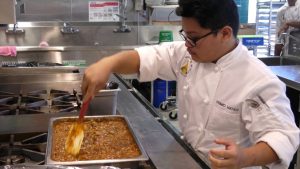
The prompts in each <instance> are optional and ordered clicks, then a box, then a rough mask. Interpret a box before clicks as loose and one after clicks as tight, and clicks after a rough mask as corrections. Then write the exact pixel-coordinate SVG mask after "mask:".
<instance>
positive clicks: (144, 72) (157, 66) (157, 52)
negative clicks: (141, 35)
mask: <svg viewBox="0 0 300 169" xmlns="http://www.w3.org/2000/svg"><path fill="white" fill-rule="evenodd" d="M178 44H179V45H178ZM178 46H182V45H180V43H177V42H172V43H164V44H161V45H154V46H145V47H140V48H136V49H135V50H136V51H137V52H138V54H139V57H140V69H139V75H138V77H139V80H140V81H151V80H155V79H156V78H161V79H164V80H176V74H175V72H174V67H175V65H176V60H177V59H176V58H177V55H175V53H177V52H175V51H176V50H177V48H178Z"/></svg>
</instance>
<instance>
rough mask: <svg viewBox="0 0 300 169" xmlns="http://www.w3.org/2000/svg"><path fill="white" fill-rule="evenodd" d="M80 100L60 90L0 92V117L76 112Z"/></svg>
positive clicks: (74, 93)
mask: <svg viewBox="0 0 300 169" xmlns="http://www.w3.org/2000/svg"><path fill="white" fill-rule="evenodd" d="M80 98H81V96H79V95H78V94H77V92H76V91H75V90H74V91H73V94H71V93H69V92H68V91H62V90H55V89H49V90H37V91H32V92H28V93H25V94H24V93H22V91H20V93H18V94H15V93H8V92H4V91H0V115H19V114H42V113H44V114H45V113H48V114H51V113H61V112H72V111H76V110H77V109H78V107H80Z"/></svg>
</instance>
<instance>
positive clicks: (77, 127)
mask: <svg viewBox="0 0 300 169" xmlns="http://www.w3.org/2000/svg"><path fill="white" fill-rule="evenodd" d="M90 101H91V97H90V98H89V99H88V100H86V101H85V102H84V103H83V104H82V106H81V109H80V113H79V118H78V120H77V121H76V122H75V123H74V124H73V125H72V126H71V129H70V131H69V134H68V137H67V140H66V143H65V149H66V152H67V153H69V154H71V155H73V156H77V155H78V154H79V151H80V147H81V143H82V140H83V137H84V125H83V120H84V115H85V113H86V111H87V109H88V106H89V104H90Z"/></svg>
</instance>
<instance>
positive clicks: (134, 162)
mask: <svg viewBox="0 0 300 169" xmlns="http://www.w3.org/2000/svg"><path fill="white" fill-rule="evenodd" d="M74 118H77V117H57V118H52V119H50V123H49V128H48V140H47V151H46V164H49V165H51V164H54V165H90V166H93V165H99V166H102V165H114V166H116V167H121V168H124V167H126V168H131V169H133V168H138V165H139V163H140V162H143V161H147V160H148V159H149V158H148V156H147V154H146V152H145V150H144V148H143V147H142V145H141V143H140V141H139V140H138V138H137V137H136V135H135V134H134V131H133V129H132V127H131V125H130V123H129V121H128V120H127V118H126V117H125V116H122V115H105V116H87V117H86V119H99V118H122V119H124V120H125V122H126V124H127V126H128V129H129V130H130V132H131V134H132V136H133V138H134V139H135V142H136V144H137V145H138V147H139V150H140V152H141V155H140V156H138V157H136V158H127V159H107V160H86V161H69V162H60V161H54V160H52V159H51V150H52V133H53V131H52V128H53V124H54V122H55V121H56V120H61V119H74Z"/></svg>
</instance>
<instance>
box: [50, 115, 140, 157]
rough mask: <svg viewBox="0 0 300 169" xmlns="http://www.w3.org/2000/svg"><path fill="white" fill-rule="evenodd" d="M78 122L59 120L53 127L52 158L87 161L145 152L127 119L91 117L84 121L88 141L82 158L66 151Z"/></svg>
mask: <svg viewBox="0 0 300 169" xmlns="http://www.w3.org/2000/svg"><path fill="white" fill-rule="evenodd" d="M73 123H74V119H61V120H56V121H55V122H54V124H53V135H52V152H51V159H52V160H54V161H76V160H80V161H85V160H104V159H124V158H134V157H137V156H139V155H141V152H140V150H139V148H138V146H137V144H136V142H135V140H134V138H133V136H132V134H131V132H130V130H129V128H128V126H127V123H126V121H125V120H124V119H123V118H110V117H108V118H91V119H85V121H84V128H85V131H84V139H83V142H82V145H81V149H80V152H79V155H78V156H77V157H74V156H72V155H70V154H68V153H67V152H66V151H65V142H66V138H67V135H68V132H69V130H70V128H71V125H72V124H73Z"/></svg>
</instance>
